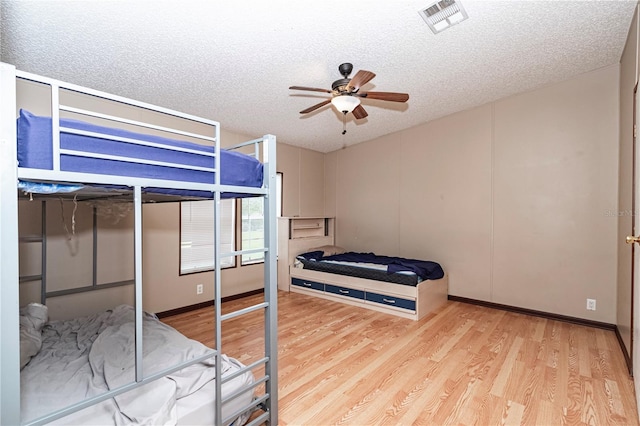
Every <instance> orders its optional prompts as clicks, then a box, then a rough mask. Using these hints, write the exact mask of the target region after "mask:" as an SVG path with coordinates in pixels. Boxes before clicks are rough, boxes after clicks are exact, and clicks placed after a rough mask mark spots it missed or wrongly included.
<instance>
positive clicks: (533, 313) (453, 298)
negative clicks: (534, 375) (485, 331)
mask: <svg viewBox="0 0 640 426" xmlns="http://www.w3.org/2000/svg"><path fill="white" fill-rule="evenodd" d="M448 299H449V300H451V301H454V302H461V303H469V304H471V305H478V306H484V307H485V308H492V309H500V310H502V311H509V312H515V313H517V314H524V315H531V316H535V317H542V318H546V319H550V320H556V321H563V322H569V323H572V324H577V325H584V326H587V327H594V328H601V329H604V330H611V331H614V332H615V333H616V338H617V339H618V344H619V345H620V350H621V351H622V355H623V356H624V360H625V362H626V363H627V369H628V370H629V375H630V376H631V377H633V370H632V367H631V358H630V357H629V354H628V353H627V349H626V348H625V346H624V342H623V341H622V336H621V335H620V330H618V326H617V325H616V324H609V323H606V322H600V321H592V320H588V319H584V318H576V317H570V316H567V315H559V314H552V313H550V312H544V311H536V310H533V309H526V308H519V307H517V306H511V305H502V304H500V303H493V302H486V301H484V300H477V299H469V298H466V297H460V296H453V295H451V294H450V295H449V296H448Z"/></svg>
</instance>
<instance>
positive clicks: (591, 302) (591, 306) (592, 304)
mask: <svg viewBox="0 0 640 426" xmlns="http://www.w3.org/2000/svg"><path fill="white" fill-rule="evenodd" d="M595 310H596V299H587V311H595Z"/></svg>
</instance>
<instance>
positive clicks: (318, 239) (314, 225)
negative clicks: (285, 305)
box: [278, 217, 336, 291]
mask: <svg viewBox="0 0 640 426" xmlns="http://www.w3.org/2000/svg"><path fill="white" fill-rule="evenodd" d="M335 222H336V220H335V218H333V217H280V218H278V290H284V291H289V286H290V285H291V284H290V282H291V279H290V277H289V266H290V265H293V262H294V260H295V256H296V255H297V254H299V253H303V252H305V251H307V249H310V248H313V247H320V246H324V245H333V242H334V235H335Z"/></svg>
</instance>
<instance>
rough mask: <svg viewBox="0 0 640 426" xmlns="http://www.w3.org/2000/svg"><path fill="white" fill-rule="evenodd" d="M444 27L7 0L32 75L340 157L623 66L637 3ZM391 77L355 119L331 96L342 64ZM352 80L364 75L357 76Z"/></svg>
mask: <svg viewBox="0 0 640 426" xmlns="http://www.w3.org/2000/svg"><path fill="white" fill-rule="evenodd" d="M461 1H462V4H463V5H464V7H465V9H466V10H467V13H468V15H469V19H468V20H466V21H464V22H462V23H461V24H459V25H457V26H454V27H452V28H450V29H447V30H446V31H444V32H442V33H439V34H437V35H434V34H433V33H432V32H431V31H430V30H429V28H428V27H427V25H426V24H425V23H424V21H423V20H422V18H421V17H420V16H419V15H418V13H417V11H418V10H419V9H422V8H425V7H426V6H428V5H429V4H430V3H431V2H430V1H429V0H425V1H414V0H410V1H405V0H398V1H389V0H362V1H346V0H341V1H335V0H323V1H315V2H307V1H293V0H291V1H283V0H272V1H259V0H254V1H246V0H234V1H220V2H218V1H215V2H214V1H188V0H187V1H140V0H139V1H132V0H129V1H104V0H102V1H62V0H59V1H48V2H44V1H7V0H2V1H1V10H0V11H1V13H2V17H1V18H2V20H1V33H0V35H1V51H0V53H1V57H0V58H1V60H2V61H3V62H8V63H11V64H14V65H16V66H17V67H18V69H21V70H24V71H29V72H34V73H37V74H42V75H45V76H48V77H53V78H57V79H60V80H64V81H68V82H72V83H76V84H80V85H84V86H88V87H91V88H94V89H99V90H103V91H107V92H111V93H115V94H118V95H121V96H126V97H130V98H134V99H139V100H142V101H146V102H150V103H152V104H157V105H161V106H164V107H168V108H173V109H177V110H180V111H184V112H188V113H191V114H195V115H200V116H203V117H207V118H211V119H214V120H217V121H219V122H220V123H221V125H222V127H223V128H224V129H227V130H230V131H234V132H239V133H245V134H247V135H250V136H258V135H262V134H265V133H272V134H275V135H276V137H277V139H278V141H280V142H284V143H287V144H291V145H297V146H302V147H306V148H310V149H314V150H317V151H321V152H329V151H333V150H336V149H340V148H342V147H344V146H347V145H352V144H355V143H358V142H362V141H365V140H370V139H373V138H376V137H378V136H381V135H384V134H387V133H391V132H395V131H398V130H401V129H405V128H408V127H412V126H415V125H418V124H420V123H424V122H426V121H429V120H433V119H435V118H438V117H441V116H444V115H447V114H450V113H453V112H456V111H460V110H463V109H467V108H471V107H474V106H477V105H481V104H484V103H486V102H489V101H492V100H495V99H499V98H502V97H505V96H508V95H511V94H515V93H518V92H523V91H527V90H531V89H533V88H536V87H539V86H541V85H545V84H549V83H552V82H557V81H561V80H563V79H566V78H569V77H571V76H573V75H576V74H580V73H584V72H587V71H590V70H593V69H597V68H601V67H604V66H607V65H612V64H616V63H618V61H619V59H620V56H621V54H622V49H623V46H624V43H625V40H626V36H627V32H628V29H629V25H630V22H631V18H632V16H633V11H634V7H635V5H636V0H630V1H518V0H510V1H506V0H503V1H478V0H475V1H474V0H461ZM342 62H351V63H353V65H354V73H353V74H355V71H357V70H359V69H365V70H369V71H373V72H375V73H376V74H377V76H376V77H375V78H374V79H373V80H372V81H371V82H370V83H368V84H367V85H366V86H364V87H363V89H362V90H363V91H364V90H375V91H391V92H407V93H409V94H410V99H409V102H408V103H407V104H395V103H392V102H382V101H374V100H364V101H363V106H364V107H365V108H366V109H367V111H368V112H369V116H368V117H367V118H366V119H363V120H357V121H356V120H354V119H353V117H352V116H351V115H350V116H349V117H350V119H349V120H348V121H347V134H346V135H344V136H343V135H341V131H342V119H341V114H339V113H338V112H337V111H335V109H334V108H333V107H332V106H331V105H330V104H329V105H327V106H325V107H323V108H320V109H318V110H317V111H315V112H313V113H311V114H307V115H305V116H301V115H300V114H299V111H301V110H303V109H305V108H307V107H309V106H311V105H314V104H316V103H318V102H320V101H321V100H322V99H323V98H324V97H325V95H324V94H322V93H315V92H298V91H292V90H289V89H288V87H289V86H291V85H299V86H311V87H320V88H330V86H331V83H332V82H333V81H334V80H336V79H338V78H341V77H340V75H339V73H338V65H339V64H340V63H342ZM353 74H352V76H353Z"/></svg>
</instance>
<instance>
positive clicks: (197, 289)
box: [196, 284, 595, 309]
mask: <svg viewBox="0 0 640 426" xmlns="http://www.w3.org/2000/svg"><path fill="white" fill-rule="evenodd" d="M203 292H204V288H203V286H202V284H198V285H197V286H196V294H202V293H203ZM594 303H595V302H594ZM593 309H595V308H593Z"/></svg>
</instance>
